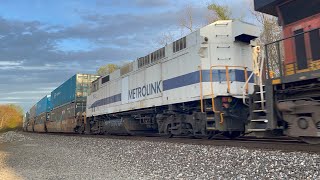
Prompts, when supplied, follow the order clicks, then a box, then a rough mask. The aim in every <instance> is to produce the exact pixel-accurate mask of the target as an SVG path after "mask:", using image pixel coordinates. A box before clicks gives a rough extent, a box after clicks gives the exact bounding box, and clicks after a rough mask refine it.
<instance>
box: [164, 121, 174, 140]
mask: <svg viewBox="0 0 320 180" xmlns="http://www.w3.org/2000/svg"><path fill="white" fill-rule="evenodd" d="M165 134H166V135H165V136H166V137H168V138H172V137H173V134H172V133H171V124H168V126H167V130H166V133H165Z"/></svg>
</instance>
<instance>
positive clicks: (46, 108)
mask: <svg viewBox="0 0 320 180" xmlns="http://www.w3.org/2000/svg"><path fill="white" fill-rule="evenodd" d="M50 99H51V98H50V95H47V96H45V97H43V98H42V99H41V100H40V101H39V102H38V103H37V108H36V116H39V115H40V114H41V113H44V112H50V110H51V100H50Z"/></svg>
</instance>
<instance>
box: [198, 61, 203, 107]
mask: <svg viewBox="0 0 320 180" xmlns="http://www.w3.org/2000/svg"><path fill="white" fill-rule="evenodd" d="M198 68H199V73H200V107H201V112H202V113H203V112H204V111H203V94H202V68H201V66H198Z"/></svg>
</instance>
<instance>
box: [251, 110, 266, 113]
mask: <svg viewBox="0 0 320 180" xmlns="http://www.w3.org/2000/svg"><path fill="white" fill-rule="evenodd" d="M252 112H254V113H259V112H267V111H266V110H263V109H257V110H253V111H252Z"/></svg>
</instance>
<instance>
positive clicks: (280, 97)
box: [249, 0, 320, 144]
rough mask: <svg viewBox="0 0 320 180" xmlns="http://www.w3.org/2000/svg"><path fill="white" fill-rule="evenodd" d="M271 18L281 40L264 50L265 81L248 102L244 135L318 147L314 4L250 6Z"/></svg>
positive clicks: (318, 9) (262, 2) (319, 16)
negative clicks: (279, 28)
mask: <svg viewBox="0 0 320 180" xmlns="http://www.w3.org/2000/svg"><path fill="white" fill-rule="evenodd" d="M254 3H255V9H256V10H257V11H259V12H262V13H266V14H270V15H273V16H277V17H278V19H279V24H280V25H281V26H282V28H283V36H284V37H283V39H281V40H277V41H275V42H272V43H269V44H266V45H265V47H264V51H265V58H266V61H265V64H266V65H265V67H266V69H261V73H260V74H263V72H266V74H267V79H266V80H265V81H261V82H262V83H264V84H262V83H261V85H260V87H257V88H256V91H255V92H254V94H253V95H252V96H251V98H250V99H251V106H250V107H251V108H250V114H251V121H250V123H249V126H250V127H249V128H250V129H249V131H250V132H253V133H255V134H256V135H257V136H274V135H287V136H291V137H295V138H301V139H302V140H304V141H306V142H309V143H315V144H316V143H320V93H319V92H320V29H319V28H320V0H312V1H304V0H255V1H254Z"/></svg>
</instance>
